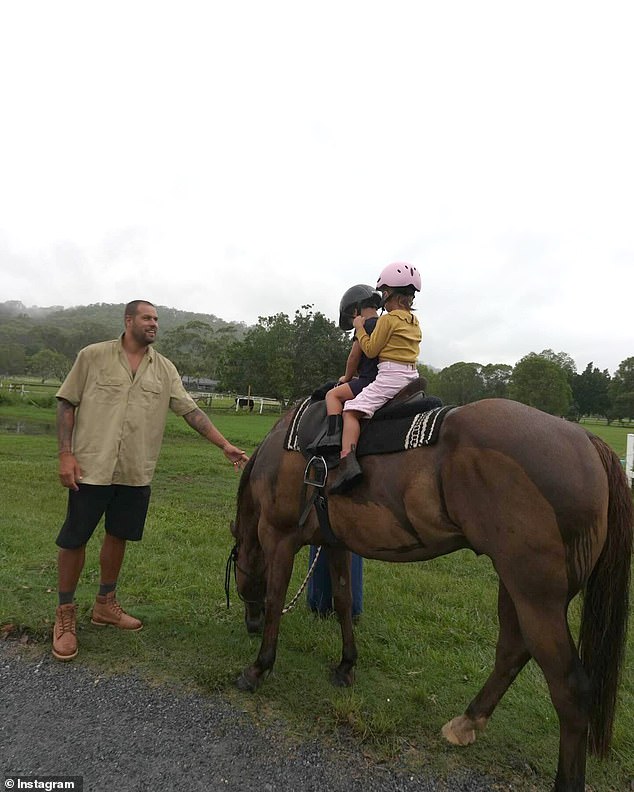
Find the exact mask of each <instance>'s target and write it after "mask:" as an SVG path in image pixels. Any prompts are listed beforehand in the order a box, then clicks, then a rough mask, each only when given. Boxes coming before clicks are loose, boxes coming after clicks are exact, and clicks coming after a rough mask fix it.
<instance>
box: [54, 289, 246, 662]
mask: <svg viewBox="0 0 634 792" xmlns="http://www.w3.org/2000/svg"><path fill="white" fill-rule="evenodd" d="M124 321H125V331H124V332H123V334H122V335H121V337H120V338H118V339H116V340H114V341H104V342H102V343H99V344H91V345H90V346H87V347H85V348H84V349H82V350H81V351H80V352H79V354H78V355H77V359H76V361H75V364H74V365H73V368H72V369H71V371H70V373H69V375H68V376H67V377H66V379H65V380H64V383H63V384H62V386H61V388H60V389H59V391H58V392H57V399H58V408H57V436H58V443H59V478H60V481H61V483H62V485H63V486H64V487H67V488H68V490H69V493H68V510H67V513H66V520H65V521H64V524H63V526H62V529H61V531H60V533H59V536H58V537H57V545H58V546H59V548H60V549H59V553H58V592H59V605H58V607H57V611H56V614H55V627H54V629H53V655H54V656H55V657H56V658H57V659H58V660H71V659H72V658H73V657H75V656H76V655H77V651H78V649H77V637H76V606H75V604H74V595H75V589H76V588H77V583H78V581H79V576H80V574H81V571H82V569H83V566H84V559H85V549H86V543H87V542H88V540H89V539H90V537H91V536H92V534H93V532H94V530H95V528H96V526H97V523H98V522H99V520H100V519H101V517H102V516H103V515H104V514H105V530H106V533H105V537H104V541H103V545H102V547H101V553H100V556H99V563H100V571H101V579H100V586H99V593H98V595H97V599H96V602H95V605H94V608H93V611H92V619H91V620H92V623H93V624H95V625H98V626H106V625H112V626H114V627H118V628H120V629H123V630H140V629H141V628H142V627H143V624H142V622H141V621H140V620H139V619H137V618H135V617H134V616H131V615H130V614H128V613H126V612H125V611H124V610H123V608H122V607H121V605H119V603H118V601H117V599H116V585H117V579H118V576H119V571H120V569H121V565H122V563H123V557H124V554H125V548H126V542H127V541H138V540H140V539H141V537H142V534H143V527H144V524H145V517H146V514H147V509H148V504H149V500H150V482H151V480H152V476H153V474H154V468H155V467H156V462H157V459H158V455H159V451H160V448H161V443H162V440H163V430H164V428H165V420H166V417H167V411H168V409H170V410H172V411H173V412H174V413H176V414H177V415H182V416H183V418H184V419H185V421H186V422H187V423H188V424H189V425H190V426H191V427H192V429H195V430H196V431H197V432H198V433H199V434H200V435H202V436H203V437H205V438H206V439H207V440H209V441H210V442H211V443H213V444H214V445H215V446H218V448H220V449H222V451H223V453H224V455H225V457H226V458H227V459H228V460H229V461H230V462H232V463H233V465H234V467H235V468H236V469H238V468H240V467H242V465H243V464H244V463H245V462H246V461H247V455H246V454H245V453H244V451H242V450H240V449H239V448H236V446H234V445H232V444H231V443H229V442H228V441H227V440H226V439H225V438H224V437H223V436H222V434H221V433H220V432H219V431H218V430H217V429H216V427H215V426H214V425H213V424H212V422H211V421H210V420H209V418H208V417H207V415H206V414H205V413H204V412H203V411H202V410H200V409H199V408H198V407H197V406H196V402H195V401H194V400H193V399H192V398H191V396H189V394H188V393H187V392H186V391H185V389H184V387H183V385H182V382H181V379H180V377H179V374H178V372H177V370H176V367H175V366H174V365H173V363H171V362H170V361H169V360H168V359H167V358H165V357H163V355H160V354H159V353H158V352H156V351H155V350H154V349H152V344H153V343H154V341H155V340H156V334H157V331H158V316H157V313H156V308H155V307H154V305H152V303H150V302H148V301H147V300H133V301H132V302H130V303H128V304H127V305H126V307H125V316H124Z"/></svg>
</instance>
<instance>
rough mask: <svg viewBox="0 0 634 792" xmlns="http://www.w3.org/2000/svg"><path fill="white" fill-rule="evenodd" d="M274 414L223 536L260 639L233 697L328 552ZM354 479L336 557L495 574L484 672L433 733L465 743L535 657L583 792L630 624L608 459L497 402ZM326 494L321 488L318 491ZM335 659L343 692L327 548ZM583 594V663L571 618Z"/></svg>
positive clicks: (554, 425)
mask: <svg viewBox="0 0 634 792" xmlns="http://www.w3.org/2000/svg"><path fill="white" fill-rule="evenodd" d="M291 418H292V416H291V415H290V414H288V415H286V416H284V417H283V418H282V419H281V420H280V421H279V422H278V424H277V425H276V426H275V427H274V428H273V429H272V430H271V432H270V433H269V434H268V435H267V437H266V438H265V439H264V441H263V442H262V443H261V444H260V446H259V447H258V449H257V450H256V452H255V453H254V455H253V456H252V457H251V459H250V461H249V463H248V465H247V466H246V468H245V470H244V472H243V474H242V478H241V481H240V486H239V490H238V503H237V517H236V521H235V523H234V524H233V525H232V532H233V535H234V537H235V540H236V546H235V547H234V551H233V558H234V560H235V569H236V580H237V586H238V592H239V593H240V596H241V598H242V599H243V600H244V602H245V609H246V623H247V628H248V629H249V631H251V632H255V631H259V630H260V629H261V628H263V638H262V644H261V647H260V651H259V654H258V656H257V659H256V660H255V662H254V663H253V664H252V665H250V666H248V667H247V668H245V670H244V671H243V673H242V675H241V677H240V679H239V680H238V684H239V686H240V687H241V688H242V689H244V690H255V689H256V688H257V687H258V685H260V683H261V682H262V680H263V678H264V677H265V675H266V674H267V673H268V672H269V671H270V670H271V668H272V667H273V663H274V661H275V653H276V646H277V640H278V631H279V623H280V617H281V614H282V608H283V604H284V599H285V596H286V591H287V587H288V584H289V580H290V576H291V572H292V567H293V560H294V557H295V554H296V553H297V551H298V550H299V548H300V547H302V546H303V545H306V544H322V543H325V542H326V539H325V537H323V536H322V535H321V532H320V529H319V526H318V523H317V521H316V519H315V518H314V516H312V515H311V517H310V519H308V520H307V521H306V522H305V523H304V525H303V526H302V527H301V528H300V527H299V515H300V509H301V504H300V493H301V490H302V481H303V474H304V467H305V460H304V458H303V457H302V455H301V454H299V453H297V452H295V451H287V450H285V445H284V440H285V436H286V433H287V429H288V425H289V422H290V421H291ZM361 464H362V468H363V479H362V480H361V482H360V483H359V484H358V485H357V486H356V487H355V488H354V489H353V490H352V491H350V492H349V493H347V494H346V495H333V496H331V497H330V498H329V514H330V524H331V527H332V529H333V531H334V533H335V534H336V536H337V537H339V539H340V540H341V542H342V543H343V545H345V548H347V549H348V550H352V551H354V552H355V553H358V554H360V555H362V556H365V557H367V558H375V559H381V560H384V561H425V560H427V559H430V558H434V557H436V556H440V555H444V554H446V553H451V552H452V551H454V550H459V549H461V548H470V549H471V550H473V551H474V552H475V553H478V554H484V555H487V556H488V557H489V558H490V559H491V561H492V562H493V566H494V567H495V570H496V572H497V574H498V576H499V593H498V617H499V637H498V642H497V650H496V658H495V665H494V668H493V670H492V672H491V674H490V676H489V678H488V679H487V681H486V682H485V684H484V687H483V688H482V689H481V690H480V692H479V693H478V694H477V695H476V696H475V698H474V699H473V700H472V701H471V703H470V704H469V706H468V707H467V709H466V711H465V713H464V714H463V715H459V716H458V717H456V718H453V720H450V721H449V722H448V723H447V724H446V725H445V726H444V727H443V730H442V731H443V734H444V736H445V737H446V739H447V740H449V742H451V743H454V744H459V745H466V744H468V743H471V742H473V741H474V740H475V735H476V731H479V730H482V729H484V727H485V725H486V723H487V721H488V720H489V718H490V716H491V714H492V713H493V710H494V709H495V707H496V705H497V703H498V702H499V701H500V699H501V698H502V696H503V695H504V693H505V691H506V690H507V688H508V687H509V686H510V684H511V683H512V682H513V680H514V679H515V677H516V676H517V674H518V673H519V672H520V671H521V669H522V668H523V667H524V665H525V664H526V663H527V661H528V660H529V659H530V658H531V657H533V658H534V659H535V661H536V662H537V663H538V664H539V666H540V667H541V669H542V671H543V673H544V676H545V678H546V681H547V683H548V687H549V691H550V696H551V699H552V703H553V706H554V708H555V710H556V711H557V716H558V718H559V725H560V741H559V763H558V768H557V776H556V780H555V787H554V788H555V790H556V791H557V792H564V791H565V792H584V788H585V787H584V783H585V782H584V779H585V764H586V745H587V744H589V748H590V751H591V752H593V753H595V754H597V755H599V756H605V755H606V754H607V752H608V750H609V746H610V741H611V736H612V725H613V719H614V710H615V702H616V694H617V688H618V684H619V675H620V667H621V664H622V660H623V656H624V651H625V640H626V629H627V614H628V595H629V580H630V561H631V554H632V499H631V494H630V491H629V489H628V486H627V482H626V478H625V475H624V473H623V470H622V468H621V465H620V463H619V460H618V458H617V456H616V455H615V454H614V452H613V451H612V450H611V449H610V448H609V447H608V446H607V445H606V444H605V443H604V442H603V441H602V440H600V439H599V438H597V437H595V436H593V435H591V434H589V433H588V432H586V431H585V430H584V429H583V428H581V427H579V426H577V425H574V424H571V423H568V422H567V421H564V420H562V419H561V418H555V417H553V416H550V415H547V414H545V413H542V412H540V411H539V410H535V409H533V408H530V407H526V406H524V405H522V404H519V403H517V402H513V401H508V400H504V399H490V400H484V401H480V402H475V403H473V404H469V405H466V406H464V407H458V408H456V409H454V410H452V411H451V412H449V413H448V415H447V417H446V419H445V421H444V424H443V425H442V429H441V432H440V437H439V439H438V442H437V443H436V444H435V445H433V446H429V447H422V448H415V449H411V450H408V451H404V452H402V453H397V454H387V455H375V456H367V457H364V458H363V459H362V460H361ZM326 492H327V487H326ZM329 555H330V558H331V561H330V564H331V567H330V568H331V576H332V580H333V581H336V585H334V584H333V591H334V595H335V597H334V599H335V609H336V611H337V614H338V616H339V620H340V623H341V632H342V638H343V652H342V658H341V662H340V663H339V666H338V667H337V669H336V671H335V676H334V680H335V682H337V683H338V684H351V682H352V672H353V666H354V664H355V660H356V655H357V653H356V648H355V643H354V637H353V631H352V618H351V599H352V598H351V591H350V585H349V566H348V563H347V560H346V558H347V554H346V551H345V549H342V550H334V551H333V550H331V552H330V554H329ZM580 591H583V592H584V606H583V613H582V624H581V629H580V635H579V652H578V651H577V648H576V647H575V643H574V640H573V637H572V635H571V632H570V629H569V626H568V620H567V611H568V605H569V603H570V601H571V600H572V598H573V597H574V596H575V595H576V594H577V593H578V592H580Z"/></svg>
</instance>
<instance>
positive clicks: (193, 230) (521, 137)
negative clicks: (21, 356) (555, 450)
mask: <svg viewBox="0 0 634 792" xmlns="http://www.w3.org/2000/svg"><path fill="white" fill-rule="evenodd" d="M633 22H634V10H633V7H632V4H631V2H629V0H627V1H625V0H624V1H623V2H610V0H607V1H606V0H602V1H601V2H593V3H590V2H584V0H576V2H557V0H549V1H548V2H540V1H539V0H537V1H536V0H531V2H516V1H514V0H504V1H503V2H488V1H487V0H480V2H473V1H472V0H469V1H468V2H450V1H449V0H447V2H438V0H434V2H424V0H418V2H399V0H385V1H384V2H372V0H363V2H357V1H356V0H354V1H352V0H351V1H350V2H346V0H334V1H331V0H319V2H312V3H308V2H304V1H303V0H292V1H290V2H278V1H277V0H267V2H261V0H258V1H257V2H252V1H250V0H247V1H245V2H239V1H238V0H235V2H228V1H227V0H220V1H218V2H215V1H214V0H206V1H203V0H201V1H200V2H190V1H188V0H178V2H176V0H174V2H160V0H152V1H151V2H140V1H138V2H135V0H125V1H124V2H117V1H116V0H109V2H100V3H97V2H93V1H91V0H81V2H65V0H55V2H50V0H47V1H46V2H29V0H22V1H21V2H9V1H8V0H4V2H2V0H0V114H1V115H0V158H1V159H0V273H1V282H0V301H4V300H21V301H22V302H24V303H25V304H26V305H40V306H44V305H63V306H65V307H68V306H73V305H86V304H89V303H95V302H107V303H118V302H126V301H128V300H130V299H134V298H137V297H144V298H147V299H149V300H151V301H152V302H154V303H155V304H157V305H166V306H169V307H174V308H179V309H183V310H190V311H201V312H205V313H212V314H215V315H216V316H219V317H221V318H223V319H226V320H239V321H245V322H247V323H249V324H252V323H255V322H256V321H257V318H258V316H269V315H272V314H275V313H278V312H284V313H287V314H289V316H291V317H292V316H293V314H294V312H295V310H296V309H297V308H298V307H300V306H301V305H303V304H312V305H313V306H314V309H315V310H319V311H322V312H323V313H325V314H326V315H328V316H329V317H331V318H332V319H334V320H336V319H337V318H338V305H339V299H340V297H341V295H342V294H343V292H344V291H345V290H346V289H347V288H348V287H349V286H351V285H353V284H355V283H360V282H365V283H370V284H372V285H374V284H375V283H376V278H377V277H378V274H379V272H380V271H381V269H382V268H383V267H384V266H385V265H386V264H387V263H389V262H390V261H393V260H406V261H410V262H412V263H413V264H414V265H415V266H417V267H418V268H419V269H420V271H421V273H422V278H423V291H422V293H421V294H420V296H419V297H418V299H417V301H416V305H417V307H418V315H419V318H420V321H421V324H422V327H423V334H424V337H423V345H422V350H421V360H422V362H424V363H427V364H430V365H432V366H436V367H444V366H447V365H450V364H451V363H455V362H458V361H472V362H478V363H509V364H515V363H516V362H517V361H518V360H519V359H520V358H521V357H523V356H524V355H526V354H528V353H529V352H540V351H541V350H543V349H545V348H552V349H554V350H555V351H556V352H562V351H563V352H567V353H568V354H570V355H571V356H572V357H573V359H574V360H575V361H576V364H577V367H578V369H579V370H582V369H583V368H584V367H585V366H586V365H587V363H589V362H590V361H594V364H595V365H596V366H598V367H599V368H601V369H605V368H607V369H609V371H610V372H611V373H613V372H614V371H615V369H616V368H617V366H618V365H619V363H620V362H621V361H622V360H624V359H625V358H627V357H631V356H633V355H634V90H633V87H634V86H633V82H634V47H633V46H632V41H633V40H634V29H633V28H634V25H633Z"/></svg>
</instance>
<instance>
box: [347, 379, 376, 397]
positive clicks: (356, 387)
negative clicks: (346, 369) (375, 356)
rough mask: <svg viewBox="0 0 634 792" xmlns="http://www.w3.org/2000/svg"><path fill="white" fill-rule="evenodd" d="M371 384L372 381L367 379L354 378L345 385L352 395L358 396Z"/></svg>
mask: <svg viewBox="0 0 634 792" xmlns="http://www.w3.org/2000/svg"><path fill="white" fill-rule="evenodd" d="M371 382H373V380H371V379H367V377H354V378H353V379H351V380H350V382H348V383H347V384H348V385H349V386H350V390H351V391H352V392H353V393H354V395H355V396H358V395H359V394H360V393H361V391H362V390H363V389H364V388H365V386H366V385H369V384H370V383H371Z"/></svg>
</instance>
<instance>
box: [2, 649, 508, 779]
mask: <svg viewBox="0 0 634 792" xmlns="http://www.w3.org/2000/svg"><path fill="white" fill-rule="evenodd" d="M0 766H1V768H2V771H3V772H4V776H5V777H8V776H12V775H16V776H17V775H19V774H20V773H22V774H23V775H25V776H38V775H39V776H45V775H48V776H82V777H83V783H84V786H83V789H84V792H87V791H88V790H90V792H137V790H168V791H169V792H179V791H180V790H187V791H188V792H192V791H194V790H235V791H236V792H237V791H238V790H239V792H296V791H298V790H299V791H303V792H313V791H314V792H413V791H414V790H416V792H492V790H501V789H508V788H509V787H508V786H507V785H501V784H499V783H497V782H493V781H492V780H487V779H485V778H481V777H476V776H471V775H464V776H460V777H458V778H454V779H451V780H450V781H448V782H445V783H443V782H439V781H435V780H433V779H431V778H429V777H428V776H425V775H422V774H412V773H410V772H406V771H405V770H403V769H402V768H394V767H392V768H388V767H386V766H383V765H376V764H371V763H369V762H368V761H367V760H366V759H365V757H363V756H362V754H361V753H360V752H358V751H356V750H354V749H350V750H347V751H346V750H343V749H333V748H330V747H328V746H326V745H324V744H323V743H320V742H318V741H314V740H306V741H305V742H302V743H301V744H296V743H295V742H293V743H291V742H290V741H289V740H287V739H286V738H285V736H284V734H283V729H282V728H281V727H275V726H267V727H265V728H263V727H258V726H256V725H255V724H254V723H253V722H252V721H251V720H250V719H249V717H248V715H247V714H246V713H245V712H243V711H241V710H240V709H238V708H237V707H235V706H233V705H232V704H229V703H228V702H227V701H225V700H223V698H222V697H220V696H202V695H197V694H190V693H183V692H182V691H179V690H177V689H175V688H172V687H166V686H162V687H158V688H157V687H151V686H150V685H148V684H147V683H146V682H144V681H142V680H140V679H138V678H136V677H135V676H130V675H119V676H108V677H104V676H101V675H99V674H98V673H96V672H94V671H91V670H89V669H87V668H85V667H83V666H81V665H77V664H74V663H72V662H71V663H64V664H62V663H59V662H57V661H55V660H54V659H53V658H52V657H50V656H45V657H37V658H33V656H32V655H31V654H30V653H29V652H28V651H24V649H23V648H22V647H20V646H18V645H17V644H16V642H14V641H0ZM2 780H4V779H2ZM16 788H17V787H16Z"/></svg>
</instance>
